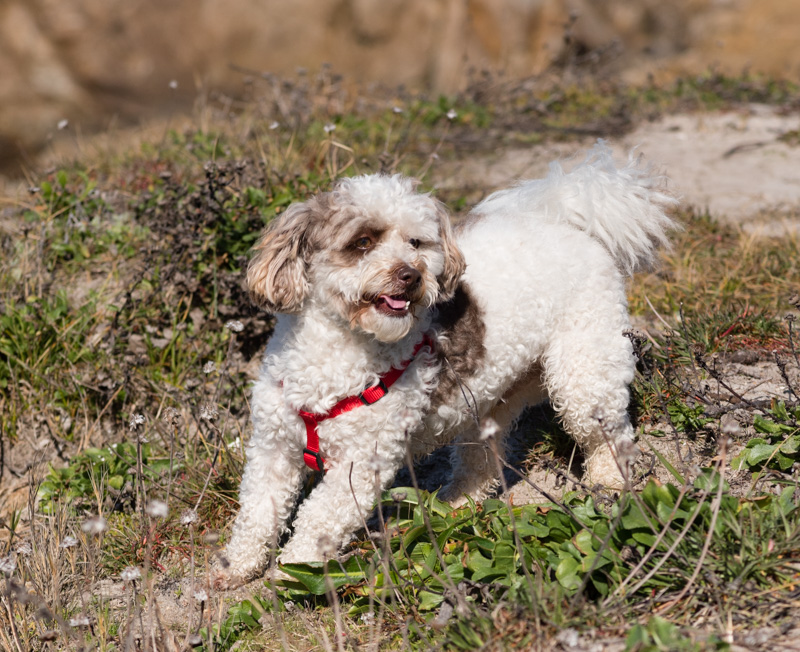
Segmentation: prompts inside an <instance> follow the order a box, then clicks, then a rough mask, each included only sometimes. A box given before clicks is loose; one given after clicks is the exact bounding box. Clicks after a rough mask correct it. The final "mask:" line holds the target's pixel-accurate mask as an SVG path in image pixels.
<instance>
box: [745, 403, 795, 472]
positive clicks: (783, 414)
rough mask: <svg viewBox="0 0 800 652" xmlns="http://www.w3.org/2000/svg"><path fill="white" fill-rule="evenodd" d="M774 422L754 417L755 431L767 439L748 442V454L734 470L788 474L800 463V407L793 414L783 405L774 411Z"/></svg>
mask: <svg viewBox="0 0 800 652" xmlns="http://www.w3.org/2000/svg"><path fill="white" fill-rule="evenodd" d="M770 414H771V415H772V417H773V418H772V419H765V418H764V417H762V416H761V415H759V414H756V415H754V417H753V427H754V428H755V430H756V432H760V433H761V434H763V435H764V436H763V437H755V438H753V439H751V440H750V441H748V442H747V444H746V445H745V448H744V450H743V451H742V452H741V453H739V454H738V455H737V456H736V457H735V458H734V459H733V460H732V461H731V466H732V467H733V468H734V469H744V468H747V469H750V470H751V471H755V470H758V469H763V468H769V469H777V470H780V471H788V470H789V469H791V468H792V466H794V464H795V463H796V462H798V461H800V426H798V425H797V424H798V421H800V407H797V406H795V407H794V408H793V409H792V411H791V412H790V411H789V409H787V407H786V404H785V403H784V402H783V401H781V402H779V403H776V404H775V405H774V406H773V407H772V409H771V410H770Z"/></svg>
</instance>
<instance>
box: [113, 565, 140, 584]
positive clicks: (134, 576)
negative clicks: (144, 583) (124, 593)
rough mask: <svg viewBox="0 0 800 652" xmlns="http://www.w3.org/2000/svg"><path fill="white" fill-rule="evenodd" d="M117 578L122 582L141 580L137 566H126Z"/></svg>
mask: <svg viewBox="0 0 800 652" xmlns="http://www.w3.org/2000/svg"><path fill="white" fill-rule="evenodd" d="M119 576H120V579H121V580H122V581H123V582H135V581H136V580H140V579H142V571H140V570H139V567H138V566H128V567H127V568H125V569H123V571H122V572H121V573H120V574H119Z"/></svg>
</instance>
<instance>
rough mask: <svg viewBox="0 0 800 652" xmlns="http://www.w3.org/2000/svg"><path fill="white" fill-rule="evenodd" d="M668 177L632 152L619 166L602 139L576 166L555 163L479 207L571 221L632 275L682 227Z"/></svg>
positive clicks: (489, 211) (484, 210)
mask: <svg viewBox="0 0 800 652" xmlns="http://www.w3.org/2000/svg"><path fill="white" fill-rule="evenodd" d="M666 181H667V179H666V177H664V176H663V175H659V174H654V173H653V170H652V169H651V166H649V165H647V164H645V163H644V161H643V158H642V157H641V156H634V155H633V153H631V155H630V156H629V157H628V162H627V164H626V165H625V166H624V167H617V166H616V165H615V163H614V159H613V157H612V154H611V149H610V148H609V147H608V146H607V145H606V144H605V142H604V141H602V140H600V141H598V143H597V144H596V145H595V146H594V147H593V148H592V149H591V150H590V151H589V153H588V155H587V157H586V160H585V161H583V162H582V163H580V164H579V165H577V166H576V167H575V168H574V169H573V170H572V171H570V172H564V169H563V168H562V167H561V165H560V164H559V163H552V164H551V166H550V173H549V174H548V175H547V177H545V178H544V179H537V180H533V181H523V182H521V183H520V184H519V185H517V186H515V187H514V188H511V189H509V190H502V191H500V192H497V193H494V194H493V195H490V196H489V197H487V198H486V199H485V200H484V201H483V202H481V204H479V205H478V206H476V208H475V212H476V213H477V214H497V213H498V212H500V213H506V214H510V215H513V214H517V215H520V216H521V217H526V216H528V215H530V214H532V213H535V214H536V215H537V216H538V218H539V219H546V220H547V221H553V222H565V223H568V224H571V225H573V226H575V227H577V228H579V229H582V230H583V231H586V232H587V233H589V234H590V235H591V236H593V237H594V238H595V239H597V240H599V241H600V242H601V243H602V244H603V245H604V246H605V247H606V249H607V250H608V251H609V252H610V253H611V255H612V256H613V257H614V259H615V260H616V262H617V264H618V266H619V267H620V269H621V270H622V271H623V272H625V273H627V274H632V273H633V272H635V271H636V270H638V269H640V268H643V267H649V266H650V265H651V264H652V262H653V259H654V257H655V253H656V251H657V249H658V248H659V247H661V246H666V245H667V244H668V241H667V232H668V231H669V230H672V229H676V228H679V227H678V226H677V225H676V224H675V222H674V221H673V220H672V219H671V218H670V217H669V216H668V215H667V214H666V213H665V210H666V209H667V208H668V207H669V206H673V205H675V204H677V203H678V201H677V199H675V198H674V197H672V196H670V195H669V194H667V193H666V192H665V185H666Z"/></svg>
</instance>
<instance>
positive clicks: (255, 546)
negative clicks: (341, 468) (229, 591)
mask: <svg viewBox="0 0 800 652" xmlns="http://www.w3.org/2000/svg"><path fill="white" fill-rule="evenodd" d="M280 443H281V442H277V441H275V440H274V439H272V440H268V441H263V440H258V439H256V438H254V440H253V441H251V444H250V446H249V447H248V450H247V465H246V467H245V470H244V475H243V476H242V484H241V486H240V489H239V501H240V503H241V507H240V510H239V514H238V516H237V517H236V521H235V522H234V524H233V532H232V534H231V541H230V543H229V544H228V546H227V547H226V549H225V553H224V559H225V561H227V565H226V564H225V563H224V562H223V564H222V565H223V566H226V567H223V568H220V569H219V572H218V573H217V574H216V577H215V579H214V584H215V586H216V587H217V588H218V589H226V588H234V587H236V586H239V585H241V584H242V583H244V582H246V581H247V580H248V579H250V578H251V577H253V576H254V575H256V574H257V573H258V572H259V571H261V570H263V568H264V566H265V565H266V562H267V555H268V552H269V550H270V548H271V549H275V548H276V547H277V543H278V538H279V537H280V535H281V534H282V533H283V532H284V530H285V528H286V521H287V519H288V518H289V515H290V514H291V511H292V509H293V507H294V504H295V500H296V498H297V495H298V493H299V492H300V489H301V486H302V482H303V479H304V477H305V475H306V472H305V467H304V466H303V461H302V455H299V456H298V455H292V454H287V452H286V450H285V448H286V447H285V446H281V445H279V444H280ZM298 457H299V459H298Z"/></svg>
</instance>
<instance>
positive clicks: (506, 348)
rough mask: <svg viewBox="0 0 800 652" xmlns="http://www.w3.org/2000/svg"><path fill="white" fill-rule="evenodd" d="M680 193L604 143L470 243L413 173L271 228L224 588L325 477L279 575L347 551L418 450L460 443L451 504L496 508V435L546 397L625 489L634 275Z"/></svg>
mask: <svg viewBox="0 0 800 652" xmlns="http://www.w3.org/2000/svg"><path fill="white" fill-rule="evenodd" d="M664 181H665V180H664V178H663V177H661V176H658V175H654V174H652V173H651V171H650V169H649V168H648V167H646V166H644V165H643V164H642V162H641V160H638V159H637V160H635V159H633V158H631V159H629V160H628V162H627V163H626V165H625V166H624V167H621V168H617V167H616V166H615V164H614V162H613V159H612V156H611V153H610V151H609V149H608V148H607V147H606V146H605V145H604V144H603V143H602V142H601V143H598V144H597V145H596V146H595V147H594V148H593V149H592V150H591V151H590V152H589V154H588V156H587V158H586V160H585V161H584V162H583V163H581V164H579V165H577V166H576V167H575V168H574V169H573V170H572V171H571V172H569V173H565V172H564V171H563V169H562V168H561V166H560V165H558V164H553V165H552V166H551V170H550V173H549V175H548V176H547V177H546V178H545V179H541V180H535V181H525V182H522V183H520V184H519V185H517V186H516V187H514V188H511V189H508V190H503V191H501V192H497V193H495V194H493V195H491V196H490V197H488V198H487V199H486V200H485V201H483V202H481V203H480V204H479V205H478V206H476V207H475V208H474V209H473V210H472V212H471V213H470V214H469V215H468V216H467V217H466V219H465V220H463V221H462V222H461V223H459V224H458V225H457V226H456V227H454V228H451V225H450V221H449V216H448V213H447V210H446V209H445V208H444V206H443V205H442V204H441V203H439V202H438V201H436V200H435V199H433V198H432V197H430V196H429V195H427V194H421V193H419V192H417V191H416V190H415V188H416V183H415V182H414V181H412V180H410V179H408V178H405V177H402V176H400V175H395V176H385V175H370V176H360V177H356V178H349V179H341V180H340V181H338V182H337V183H336V185H335V187H334V188H333V190H331V191H330V192H325V193H321V194H319V195H317V196H315V197H313V198H311V199H310V200H308V201H306V202H304V203H300V204H294V205H292V206H291V207H290V208H289V209H288V210H287V211H286V212H284V213H283V214H281V215H280V216H279V217H277V218H276V219H275V220H274V221H273V222H272V223H270V224H269V226H268V227H267V228H266V230H265V232H264V234H263V236H262V238H261V240H260V241H259V243H258V244H257V245H256V247H255V255H254V257H253V259H252V261H251V263H250V267H249V270H248V274H247V281H248V285H249V288H250V291H251V293H252V296H253V297H254V299H255V300H256V301H257V302H258V303H259V304H260V305H261V306H263V307H265V308H266V309H268V310H270V311H272V312H276V313H280V316H279V318H278V320H277V324H276V326H275V332H274V335H273V336H272V338H271V340H270V342H269V345H268V348H267V351H266V355H265V358H264V361H263V365H262V367H261V372H260V377H259V379H258V381H257V382H256V383H255V386H254V387H253V398H252V404H251V407H252V418H253V435H252V437H251V439H250V442H249V444H248V446H247V463H246V467H245V470H244V476H243V478H242V483H241V489H240V501H241V510H240V512H239V514H238V516H237V518H236V522H235V524H234V526H233V533H232V536H231V540H230V543H229V544H228V546H227V549H226V552H225V556H224V559H227V562H228V563H227V564H225V565H224V566H225V567H224V568H221V569H220V570H219V571H218V573H217V576H216V579H215V584H216V586H217V587H218V588H230V587H233V586H236V585H238V584H240V583H242V582H244V581H246V580H248V579H250V578H252V577H253V576H255V575H257V574H258V573H260V572H263V570H264V568H265V565H266V561H267V559H268V553H269V551H270V549H271V548H273V547H275V546H276V545H277V541H278V539H279V537H280V536H281V535H282V534H283V533H284V532H285V531H286V529H287V527H288V523H287V521H288V520H289V518H290V515H291V514H292V511H293V509H294V506H295V503H296V501H297V498H298V495H299V494H300V492H301V490H302V487H303V484H304V481H305V480H306V479H307V477H308V475H309V473H311V472H312V469H317V468H319V467H321V468H322V469H323V471H324V475H323V477H322V480H321V482H320V483H319V484H318V485H317V487H316V488H315V489H314V490H313V492H312V493H311V494H310V495H309V496H308V498H307V499H306V500H305V501H303V502H302V504H301V505H300V506H299V508H298V509H297V513H296V517H295V518H294V523H293V525H294V532H293V534H292V536H291V537H290V538H289V540H288V542H287V543H286V544H285V546H284V547H283V550H282V551H281V552H280V556H279V557H278V562H281V563H285V562H295V561H317V560H322V559H325V558H329V557H331V556H333V555H335V554H336V553H337V551H338V550H339V549H340V548H341V546H343V545H344V544H345V543H346V542H347V541H348V540H349V539H350V538H351V536H352V535H353V533H354V532H355V531H356V530H357V529H358V528H359V526H360V525H362V524H363V522H364V518H365V516H366V515H367V514H368V512H369V510H370V509H371V508H372V505H373V503H374V500H375V498H376V491H377V490H379V489H384V488H386V487H387V486H388V485H389V484H390V483H391V482H392V480H393V478H394V476H395V474H396V472H397V471H398V469H399V468H400V467H401V466H402V465H403V464H404V463H405V462H406V460H407V458H408V456H409V455H410V456H411V457H412V458H419V457H421V456H423V455H425V454H427V453H429V452H430V451H432V450H433V449H435V448H438V447H440V446H443V445H446V444H450V443H452V442H454V441H456V442H457V444H458V445H456V446H454V447H453V453H452V478H451V479H450V481H449V483H448V484H447V486H445V487H444V488H443V489H442V490H441V492H440V494H439V495H440V497H441V498H443V499H445V500H447V501H450V502H451V503H452V504H460V503H462V502H463V501H464V500H465V496H472V497H474V498H476V499H480V498H482V497H485V496H486V495H487V493H488V492H491V491H492V490H493V489H495V488H496V486H497V484H496V483H497V465H496V462H495V460H494V459H493V458H492V456H491V455H490V453H489V449H488V448H487V442H486V438H487V435H488V434H493V436H495V437H496V438H497V439H496V442H497V443H498V444H501V443H502V438H503V436H504V435H505V434H506V433H507V432H508V430H509V429H510V428H511V426H512V425H513V423H514V421H515V419H517V418H518V417H519V415H520V413H521V411H522V410H523V408H525V407H526V406H528V405H533V404H537V403H540V402H542V401H546V400H549V401H550V402H551V403H552V405H553V406H554V408H555V410H556V412H557V413H558V415H559V417H560V419H561V421H562V423H563V425H564V427H565V429H566V430H567V431H568V432H569V433H570V435H571V436H572V437H573V438H574V439H575V441H576V442H577V443H578V444H579V445H580V446H581V448H582V449H583V452H584V454H585V457H586V477H587V481H588V482H590V483H601V484H603V485H606V486H609V487H616V488H618V487H621V486H623V485H624V482H625V478H626V474H627V464H628V463H629V462H630V460H631V458H632V457H633V456H634V455H635V451H636V450H637V449H636V447H635V444H634V443H633V439H634V433H633V428H632V426H631V423H630V420H629V417H628V412H627V408H628V402H629V392H628V385H629V384H630V383H631V381H632V380H633V375H634V365H635V357H634V354H633V350H632V345H631V342H630V340H629V338H628V337H626V336H625V334H624V331H625V330H626V329H628V328H629V321H628V313H627V305H626V296H625V277H626V276H628V275H630V274H631V273H632V272H633V271H634V270H635V269H637V268H639V267H640V266H644V265H649V264H650V263H651V262H652V259H653V258H654V255H655V252H656V250H657V248H658V247H659V246H660V245H664V244H666V235H665V233H666V231H667V230H669V229H670V228H671V227H672V226H673V222H672V221H671V219H670V218H669V217H667V215H665V212H664V210H665V209H666V207H667V206H669V205H670V204H672V203H673V202H674V200H673V199H671V198H670V197H669V196H668V195H667V194H665V192H664V191H663V185H664ZM365 388H368V389H365ZM486 423H489V424H491V427H488V428H487V427H485V426H484V427H482V426H481V425H480V424H486ZM482 430H483V433H482V432H481V431H482ZM489 431H491V432H489Z"/></svg>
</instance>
